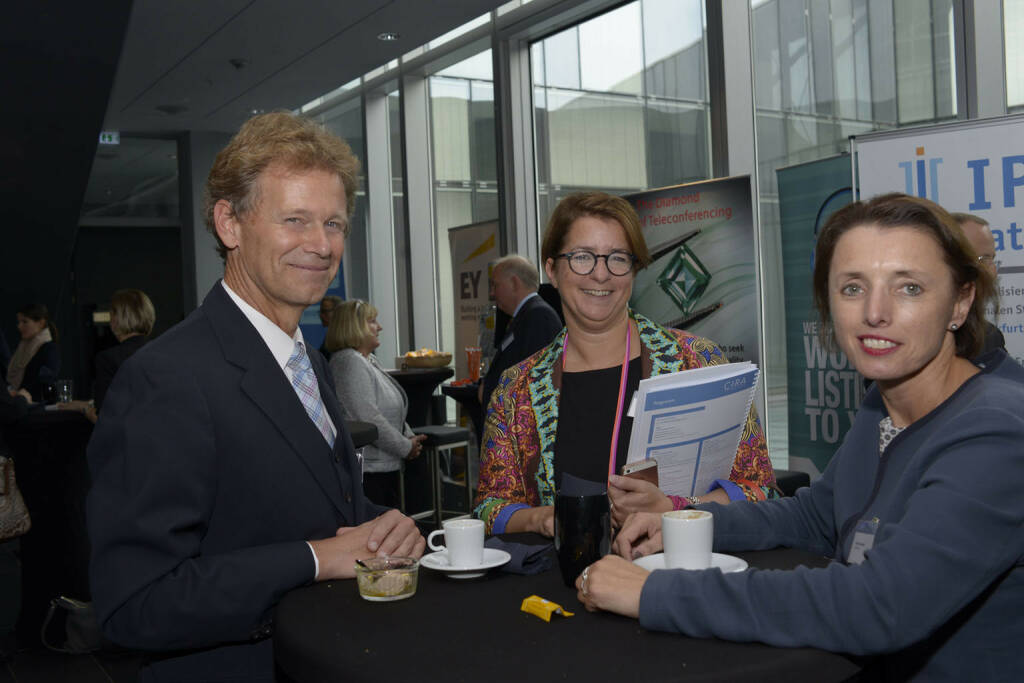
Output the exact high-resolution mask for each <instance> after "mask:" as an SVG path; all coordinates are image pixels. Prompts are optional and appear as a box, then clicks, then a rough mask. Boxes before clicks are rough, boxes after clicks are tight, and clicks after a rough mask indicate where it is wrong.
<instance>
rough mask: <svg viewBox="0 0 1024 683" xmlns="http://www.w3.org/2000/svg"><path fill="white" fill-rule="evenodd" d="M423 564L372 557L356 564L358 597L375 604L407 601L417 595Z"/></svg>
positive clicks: (410, 558)
mask: <svg viewBox="0 0 1024 683" xmlns="http://www.w3.org/2000/svg"><path fill="white" fill-rule="evenodd" d="M419 566H420V563H419V561H417V560H416V559H415V558H412V557H371V558H369V559H367V560H363V561H362V563H359V562H357V563H356V582H357V583H358V585H359V595H361V596H362V597H363V599H364V600H370V601H372V602H393V601H395V600H405V599H406V598H411V597H412V596H413V595H415V594H416V578H417V576H418V574H419Z"/></svg>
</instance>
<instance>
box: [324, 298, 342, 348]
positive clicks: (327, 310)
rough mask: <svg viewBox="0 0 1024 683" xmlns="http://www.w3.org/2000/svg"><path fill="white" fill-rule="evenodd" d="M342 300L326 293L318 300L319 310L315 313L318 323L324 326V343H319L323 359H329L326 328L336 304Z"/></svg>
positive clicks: (338, 304)
mask: <svg viewBox="0 0 1024 683" xmlns="http://www.w3.org/2000/svg"><path fill="white" fill-rule="evenodd" d="M343 301H344V299H342V298H341V297H340V296H334V295H333V294H328V295H327V296H325V297H324V298H323V299H321V300H320V310H319V311H318V312H317V314H318V315H319V316H320V324H321V325H323V326H324V335H325V336H324V343H323V344H321V345H320V353H322V354H323V356H324V358H325V359H330V357H331V354H330V353H329V352H328V351H327V337H326V334H327V328H329V327H330V326H331V315H332V314H333V313H334V311H335V310H337V308H338V306H340V305H341V303H342V302H343Z"/></svg>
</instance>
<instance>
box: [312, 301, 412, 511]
mask: <svg viewBox="0 0 1024 683" xmlns="http://www.w3.org/2000/svg"><path fill="white" fill-rule="evenodd" d="M382 329H384V328H383V327H382V326H381V324H380V323H378V322H377V309H376V308H374V307H373V306H372V305H370V304H368V303H366V302H365V301H359V300H357V299H353V300H351V301H346V302H344V303H343V304H341V305H340V306H338V307H337V308H335V309H334V312H333V313H332V315H331V322H330V325H329V326H328V327H327V339H326V341H325V342H324V346H325V347H326V349H327V351H328V353H330V354H331V362H330V365H331V374H332V375H333V377H334V386H335V389H336V391H337V394H338V401H339V402H340V403H341V413H342V415H343V416H344V417H345V419H346V420H360V421H362V422H371V423H373V424H374V425H375V426H376V427H377V440H376V441H374V442H373V443H372V444H370V445H368V446H365V447H364V448H363V490H364V491H365V492H366V497H367V498H369V499H370V500H372V501H373V502H375V503H377V504H379V505H387V506H389V507H399V501H400V494H399V486H400V477H399V469H400V468H401V466H402V459H403V458H415V457H416V456H418V455H419V454H420V452H421V451H422V450H423V440H424V439H425V438H426V437H424V436H417V435H415V434H413V433H412V429H411V428H410V427H409V425H407V424H406V423H405V416H406V413H407V412H408V411H409V398H408V397H407V396H406V395H405V391H403V390H402V387H401V386H399V384H398V382H396V381H395V380H394V379H392V378H391V376H390V375H388V373H386V372H384V368H382V367H381V365H380V363H379V362H378V361H377V358H376V357H375V356H374V355H373V350H374V349H376V348H377V347H378V346H380V340H379V338H378V336H379V335H380V331H381V330H382Z"/></svg>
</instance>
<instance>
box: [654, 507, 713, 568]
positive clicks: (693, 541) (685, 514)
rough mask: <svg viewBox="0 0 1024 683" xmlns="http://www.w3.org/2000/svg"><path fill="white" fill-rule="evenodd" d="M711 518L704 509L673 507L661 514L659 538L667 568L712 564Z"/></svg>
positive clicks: (700, 566)
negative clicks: (679, 508) (677, 508)
mask: <svg viewBox="0 0 1024 683" xmlns="http://www.w3.org/2000/svg"><path fill="white" fill-rule="evenodd" d="M714 521H715V520H714V518H713V517H712V516H711V513H710V512H707V511H705V510H672V511H670V512H665V513H662V515H661V540H662V544H663V545H664V546H665V566H666V567H667V568H669V569H707V568H708V567H710V566H711V543H712V541H713V540H714V535H715V526H714Z"/></svg>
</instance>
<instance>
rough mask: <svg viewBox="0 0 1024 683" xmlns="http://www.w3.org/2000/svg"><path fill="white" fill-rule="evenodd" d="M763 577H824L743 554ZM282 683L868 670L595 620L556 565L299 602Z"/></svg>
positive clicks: (742, 677) (284, 651)
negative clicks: (547, 610)
mask: <svg viewBox="0 0 1024 683" xmlns="http://www.w3.org/2000/svg"><path fill="white" fill-rule="evenodd" d="M737 554H738V555H740V556H741V557H743V558H744V559H746V560H747V561H748V562H749V563H750V564H751V565H752V566H755V567H762V568H792V567H795V566H796V565H798V564H805V565H809V566H823V565H824V564H826V563H827V560H825V559H824V558H820V557H817V556H814V555H810V554H807V553H801V552H799V551H793V550H771V551H764V552H756V553H737ZM533 594H536V595H540V596H542V597H544V598H547V599H549V600H553V601H555V602H557V603H560V604H561V605H562V606H563V607H565V608H567V609H568V610H570V611H572V612H575V616H574V617H571V618H568V619H565V618H561V617H557V616H555V617H552V621H551V623H545V622H544V621H542V620H540V619H538V618H537V617H535V616H531V615H529V614H526V613H525V612H522V611H520V603H521V602H522V600H523V598H525V597H527V596H529V595H533ZM274 653H275V658H276V661H277V667H278V673H279V680H281V681H293V682H295V683H320V682H321V681H342V680H344V681H378V682H382V681H395V682H401V683H409V682H410V681H422V680H443V681H446V682H451V683H456V682H459V681H513V680H514V681H523V680H529V681H622V682H623V683H625V682H627V681H637V682H638V683H649V682H652V681H716V682H718V681H744V682H747V681H762V680H785V681H787V683H796V682H798V681H814V682H815V683H820V682H823V681H843V680H846V679H848V678H850V677H851V676H853V675H855V674H856V673H857V672H858V670H859V667H858V666H857V665H856V664H854V663H853V662H851V661H850V660H848V659H847V658H846V657H843V656H841V655H838V654H833V653H829V652H824V651H822V650H815V649H812V648H794V649H788V648H774V647H770V646H768V645H762V644H758V643H731V642H726V641H721V640H714V639H696V638H687V637H685V636H680V635H676V634H669V633H659V632H653V631H647V630H646V629H644V628H643V627H642V626H640V624H639V623H638V622H637V621H636V620H635V619H627V618H625V617H620V616H618V615H614V614H608V613H595V614H592V613H589V612H587V611H586V610H585V609H583V607H582V606H581V605H580V603H579V602H577V600H576V593H575V590H574V589H571V588H567V587H566V586H565V585H564V584H563V583H562V579H561V575H560V574H559V572H558V568H557V565H556V566H555V567H554V568H553V569H551V570H548V571H547V572H544V573H542V574H539V575H536V576H521V575H515V574H508V573H503V572H501V571H500V570H491V571H490V572H489V573H488V574H487V575H486V577H482V578H479V579H469V580H455V579H450V578H448V577H446V576H444V575H443V574H441V573H439V572H436V571H433V570H431V569H427V568H426V567H420V571H419V585H418V588H417V592H416V595H415V596H413V597H412V598H410V599H408V600H403V601H400V602H392V603H371V602H367V601H365V600H363V599H362V598H360V597H359V592H358V589H357V588H356V584H355V582H354V581H332V582H325V583H320V584H316V585H313V586H309V587H306V588H301V589H298V590H294V591H292V592H291V593H289V594H288V595H286V596H285V597H284V599H283V600H282V601H281V602H280V604H279V605H278V607H277V614H276V620H275V634H274Z"/></svg>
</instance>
